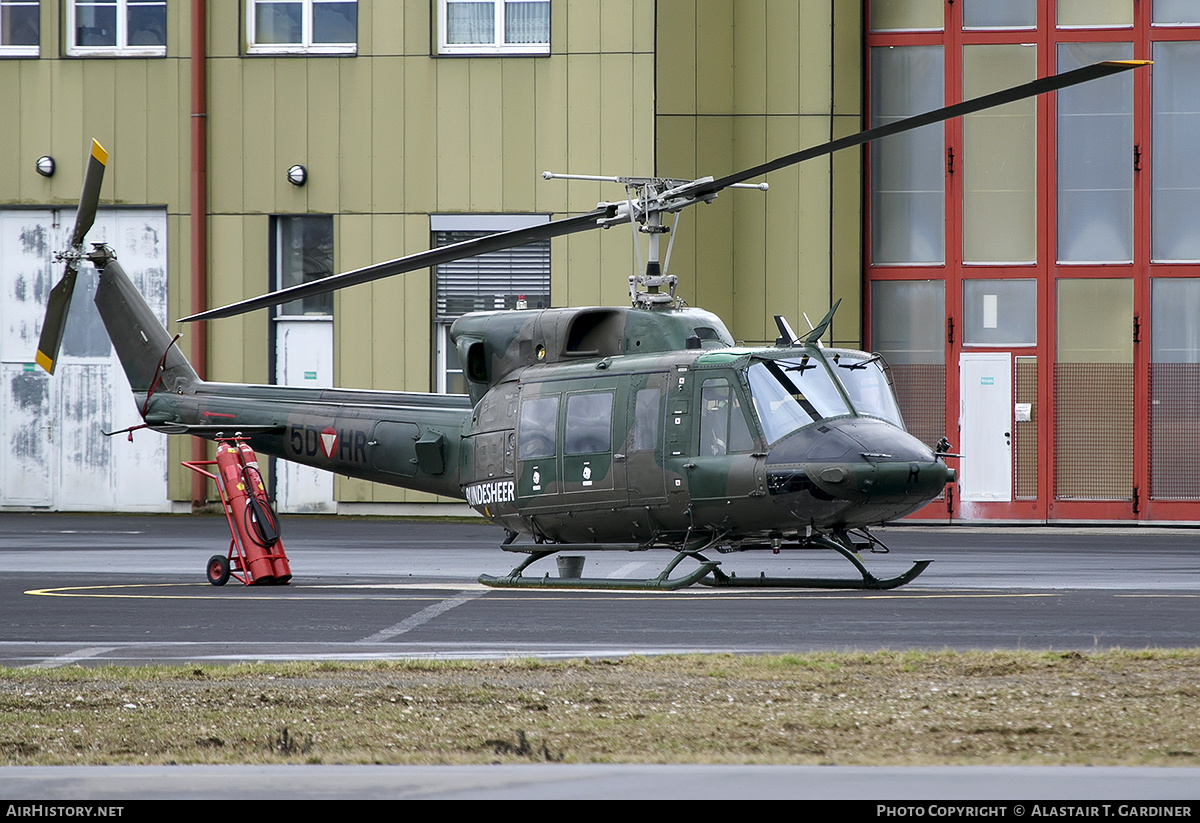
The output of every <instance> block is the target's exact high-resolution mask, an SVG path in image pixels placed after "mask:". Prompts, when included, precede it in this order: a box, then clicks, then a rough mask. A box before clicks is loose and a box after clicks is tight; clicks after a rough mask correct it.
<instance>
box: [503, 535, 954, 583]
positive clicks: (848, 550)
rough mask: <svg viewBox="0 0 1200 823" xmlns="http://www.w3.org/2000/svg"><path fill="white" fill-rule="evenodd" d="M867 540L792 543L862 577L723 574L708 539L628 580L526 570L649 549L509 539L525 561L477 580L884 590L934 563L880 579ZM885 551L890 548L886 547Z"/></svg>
mask: <svg viewBox="0 0 1200 823" xmlns="http://www.w3.org/2000/svg"><path fill="white" fill-rule="evenodd" d="M866 538H867V541H868V542H867V543H855V542H854V541H853V540H852V539H851V538H850V537H849V535H847V534H846V533H845V532H839V533H836V534H835V535H834V536H833V537H827V536H825V535H821V534H814V535H812V536H811V537H809V538H807V539H806V541H805V542H804V543H802V544H794V545H793V546H792V547H794V548H806V549H829V550H831V551H835V552H837V553H838V554H840V555H841V556H842V557H844V558H846V559H847V560H848V561H850V563H851V564H852V565H853V566H854V568H855V569H856V570H857V571H858V573H859V575H860V579H857V580H856V579H853V578H849V579H830V578H821V577H767V576H766V573H765V572H764V573H762V574H760V575H759V576H758V577H738V576H736V575H732V574H725V573H724V572H722V571H721V569H720V568H719V567H720V565H721V564H720V561H717V560H709V559H708V558H707V557H705V556H704V555H703V554H701V551H703V550H707V549H709V548H712V546H713V545H714V544H713V543H708V544H706V545H704V546H700V547H698V548H695V549H680V550H677V551H676V552H675V556H674V557H672V558H671V560H670V562H669V563H667V565H666V567H665V568H664V569H663V570H662V571H661V572H660V573H659V574H658V576H657V577H651V578H646V579H644V580H630V579H622V578H611V577H551V576H550V575H549V574H546V575H544V576H542V577H523V576H522V574H521V573H522V572H523V571H525V569H527V568H529V566H531V565H533V564H534V563H536V562H537V561H539V560H542V559H544V558H546V557H550V556H551V555H553V554H557V553H559V552H562V551H572V552H581V551H598V550H601V551H602V550H607V551H614V550H620V551H639V550H641V551H644V550H645V548H644V547H641V546H637V545H633V544H629V545H626V544H598V543H580V544H568V543H544V544H541V545H542V546H554V548H538V549H535V550H529V549H514V548H512V547H511V546H510V545H508V544H506V545H505V546H504V548H505V549H506V550H507V551H527V552H528V553H529V557H527V558H526V559H525V560H524V561H523V562H522V563H520V564H519V565H518V566H517V567H516V568H514V569H513V570H512V571H511V572H509V573H508V574H506V575H504V576H502V577H494V576H492V575H489V574H481V575H480V576H479V582H480V583H482V584H483V585H485V586H490V587H492V588H495V589H601V590H614V589H616V590H624V591H674V590H676V589H683V588H686V587H688V586H694V585H696V584H699V585H701V586H711V587H713V588H731V587H746V588H751V587H754V588H789V589H864V590H871V591H881V590H885V589H894V588H897V587H899V586H903V585H904V584H906V583H911V582H912V581H913V580H915V579H916V578H917V577H918V576H919V575H920V574H921V572H923V571H925V569H926V568H928V566H929V564H930V563H931V562H932V561H930V560H918V561H916V562H915V563H913V565H912V567H911V568H910V569H909V570H908V571H906V572H905V573H904V574H901V575H898V576H896V577H888V578H882V579H881V578H878V577H876V576H875V575H873V574H871V573H870V572H869V571H867V567H866V566H864V565H863V563H862V561H861V560H860V559H859V558H858V555H857V551H858V550H859V549H861V548H870V549H872V550H875V547H876V546H877V545H880V546H882V544H881V543H879V542H878V541H877V540H876V539H875V538H874V537H872V536H871V535H870V534H867V535H866ZM883 551H886V548H884V549H883ZM689 558H690V559H692V560H695V561H696V562H697V563H698V564H699V565H698V566H697V567H696V568H695V569H694V570H693V571H691V572H690V573H689V574H686V575H683V576H681V577H676V578H673V579H672V578H671V573H672V572H673V571H675V569H676V567H677V566H679V564H680V563H682V562H683V561H684V560H686V559H689Z"/></svg>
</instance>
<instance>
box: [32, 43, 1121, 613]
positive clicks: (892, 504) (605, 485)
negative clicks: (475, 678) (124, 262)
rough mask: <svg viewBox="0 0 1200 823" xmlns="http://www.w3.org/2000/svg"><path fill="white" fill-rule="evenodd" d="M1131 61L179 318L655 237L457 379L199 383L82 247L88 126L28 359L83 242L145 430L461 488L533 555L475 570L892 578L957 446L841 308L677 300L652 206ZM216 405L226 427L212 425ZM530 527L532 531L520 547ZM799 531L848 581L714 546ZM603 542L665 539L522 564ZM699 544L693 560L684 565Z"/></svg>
mask: <svg viewBox="0 0 1200 823" xmlns="http://www.w3.org/2000/svg"><path fill="white" fill-rule="evenodd" d="M1140 65H1145V62H1144V61H1124V62H1106V63H1097V64H1095V65H1092V66H1087V67H1084V68H1081V69H1078V70H1075V71H1071V72H1067V73H1064V74H1060V75H1054V76H1051V77H1045V78H1042V79H1039V80H1035V81H1033V82H1031V83H1027V84H1024V85H1021V86H1017V87H1014V88H1011V89H1007V90H1004V91H1000V92H997V93H994V94H990V95H986V96H983V97H980V98H976V99H974V100H969V101H966V102H963V103H959V104H956V105H952V106H948V107H945V108H942V109H938V110H936V111H932V112H928V113H926V114H922V115H917V116H915V117H911V118H907V119H905V120H900V121H897V122H894V123H890V124H887V125H884V126H880V127H877V128H874V129H869V130H867V131H864V132H860V133H859V134H856V135H852V136H849V137H845V138H841V139H839V140H834V141H832V142H829V143H826V144H823V145H819V146H815V147H812V148H809V149H805V150H803V151H800V152H796V153H794V154H790V155H786V156H784V157H780V158H777V159H775V160H773V161H770V162H768V163H764V164H762V165H759V166H755V167H754V168H750V169H746V170H744V171H741V172H737V173H735V174H731V175H728V176H726V177H722V178H719V179H715V180H714V179H713V178H711V177H708V178H702V179H699V180H675V179H664V178H589V179H602V180H609V181H611V182H615V183H619V184H622V185H624V186H625V188H626V198H625V199H624V200H622V201H615V202H611V203H600V204H598V205H597V207H596V208H595V209H594V210H592V211H590V212H588V213H586V214H581V215H577V216H572V217H567V218H564V219H560V220H555V221H552V222H550V223H546V224H543V225H540V226H535V227H532V228H526V229H518V230H515V231H509V232H502V233H499V234H494V235H490V236H487V237H482V238H478V239H473V240H468V241H465V242H462V243H458V244H455V245H451V246H445V247H441V248H436V249H431V250H429V251H423V252H419V253H416V254H412V255H408V256H406V257H402V258H399V259H397V260H393V261H390V262H386V263H380V264H377V265H373V266H369V267H366V268H363V269H358V270H356V271H351V272H347V273H345V274H341V275H336V276H333V277H328V278H325V279H323V280H319V281H314V282H310V283H305V284H302V285H299V286H294V287H291V288H288V289H283V290H281V291H278V292H274V293H272V294H267V295H263V296H261V297H258V298H253V299H250V300H245V301H242V302H240V303H236V304H232V305H230V306H226V307H223V308H219V309H213V310H211V311H207V312H203V313H201V314H197V315H193V316H192V317H188V318H184V320H185V321H192V320H212V319H216V318H220V317H228V316H232V315H235V314H241V313H243V312H247V311H251V310H254V309H258V308H263V307H267V306H272V305H276V304H280V303H285V302H287V301H290V300H296V299H299V298H305V297H311V296H313V295H317V294H323V293H326V292H331V291H334V290H336V289H340V288H344V287H346V286H350V285H355V284H358V283H365V282H369V281H372V280H376V279H379V278H383V277H388V276H390V275H393V274H400V273H402V272H407V271H413V270H416V269H422V268H428V267H431V266H436V265H438V264H440V263H444V262H449V261H452V260H457V259H461V258H464V257H471V256H474V255H477V254H482V253H485V252H490V251H496V250H500V249H505V248H510V247H513V246H518V245H523V244H526V243H530V242H533V241H536V240H542V239H546V238H550V237H557V236H561V235H566V234H570V233H573V232H579V231H584V230H588V229H594V228H608V227H611V226H614V225H620V224H626V223H629V224H632V225H634V226H635V228H637V229H638V230H640V231H642V232H644V233H646V234H648V235H649V255H648V263H647V265H646V269H645V272H644V274H642V275H640V276H636V277H631V278H630V297H631V303H632V305H631V306H629V307H621V308H617V307H588V308H550V309H539V310H520V309H518V310H513V311H497V312H480V313H473V314H468V315H466V316H464V317H462V318H461V319H459V320H458V321H457V322H456V323H455V324H454V326H453V328H452V330H451V338H452V340H453V343H454V345H455V347H456V348H457V353H458V356H459V360H460V362H461V363H462V364H463V367H464V374H465V377H466V380H467V385H468V391H469V394H468V395H465V396H464V395H438V394H420V393H408V392H384V391H365V390H344V389H303V388H287V387H282V386H254V385H241V384H227V383H213V382H208V381H205V380H201V379H200V378H199V377H198V376H197V374H196V372H195V371H194V370H193V369H192V367H191V365H190V364H189V363H188V362H187V360H186V358H185V357H184V356H183V354H182V353H180V351H179V350H178V348H176V347H175V346H174V342H175V341H174V340H173V339H172V338H171V336H170V335H169V334H168V333H167V331H166V329H164V328H163V327H162V325H161V324H160V323H159V322H158V321H157V320H156V319H155V318H154V316H153V314H152V313H151V311H150V309H149V308H148V307H147V305H146V303H145V301H144V300H143V299H142V297H141V295H140V294H139V293H138V292H137V290H136V289H135V288H134V287H133V285H132V284H131V283H130V281H129V279H128V277H127V276H126V275H125V273H124V271H123V270H122V269H121V266H120V264H119V263H118V262H117V260H116V258H115V255H114V254H113V252H112V250H111V249H109V248H108V247H106V246H104V245H103V244H95V245H94V247H93V249H92V250H91V251H86V252H85V251H84V250H83V245H84V240H85V237H86V235H87V232H88V230H89V229H90V228H91V225H92V221H93V219H94V217H95V213H96V208H97V203H98V200H99V194H100V183H101V179H102V177H103V174H104V167H105V163H106V160H107V155H106V153H105V152H104V150H103V149H102V148H101V147H100V146H99V144H98V143H95V142H93V148H92V153H91V157H90V159H89V161H88V167H87V171H86V174H85V178H84V184H83V191H82V194H81V196H80V203H79V211H78V214H77V217H76V225H75V230H74V233H73V236H72V240H71V246H70V248H69V249H68V250H67V251H66V252H64V253H62V254H60V255H59V259H62V260H65V261H66V273H65V275H64V277H63V278H62V280H61V281H60V282H59V283H58V285H57V286H55V288H54V289H53V291H52V292H51V295H50V299H49V302H48V306H47V311H46V320H45V323H44V325H43V328H42V332H41V338H40V341H39V344H38V354H37V360H38V363H39V364H41V365H42V367H43V368H45V369H46V370H47V371H49V372H53V368H54V363H55V359H56V357H57V354H58V350H59V344H60V343H61V340H62V336H63V331H64V329H65V324H66V315H67V309H68V307H69V305H70V300H71V292H72V290H73V288H74V281H75V277H76V270H77V267H78V265H79V262H80V261H81V260H87V261H88V262H90V263H91V264H93V265H94V266H95V267H96V268H97V269H98V270H99V272H100V278H99V285H98V288H97V291H96V297H95V302H96V306H97V308H98V309H99V312H100V315H101V318H102V319H103V321H104V324H105V326H106V328H107V330H108V334H109V336H110V337H111V338H112V342H113V345H114V347H115V349H116V350H117V353H118V356H119V358H120V360H121V364H122V366H123V368H124V370H125V373H126V375H127V376H128V378H129V383H130V386H131V388H132V390H133V394H134V399H135V401H136V402H137V406H138V409H139V412H140V414H141V417H142V419H143V421H144V426H145V427H148V428H150V429H153V430H155V431H159V432H163V433H165V434H187V435H192V436H196V437H201V438H206V439H215V438H216V437H218V436H221V435H240V436H242V437H244V438H245V439H246V440H248V441H249V443H250V445H251V446H252V448H253V449H255V450H256V451H257V452H260V453H262V454H267V455H272V456H274V457H278V458H282V459H285V460H291V461H295V462H298V463H303V464H306V465H309V466H314V467H317V468H320V469H325V470H328V471H333V472H338V473H340V474H344V475H347V476H349V477H356V478H362V479H366V480H372V481H376V482H380V483H387V484H391V485H396V486H403V487H406V488H412V489H418V490H421V491H427V492H434V493H437V494H442V495H447V496H451V497H459V498H464V499H465V500H466V501H467V503H468V504H469V505H470V506H471V507H472V508H474V509H475V510H476V511H478V512H479V513H480V514H482V515H483V516H484V517H486V518H487V519H489V520H490V521H492V522H493V523H496V524H497V525H500V526H502V527H503V528H504V529H505V532H506V538H505V540H504V542H503V548H505V549H506V550H508V551H513V552H521V553H525V554H527V555H528V557H527V559H526V560H525V561H524V562H522V563H521V564H519V565H518V566H517V567H516V568H514V569H513V570H512V571H511V572H510V573H509V574H508V575H506V576H503V577H491V576H487V575H484V576H481V577H480V578H479V579H480V582H482V583H484V584H487V585H490V586H506V587H514V586H561V587H573V588H624V589H677V588H680V587H684V586H689V585H692V584H694V583H702V584H705V585H711V586H733V585H745V586H799V587H826V588H862V589H887V588H894V587H896V586H900V585H903V584H905V583H907V582H909V581H911V580H912V579H914V578H915V577H916V576H917V575H919V574H920V573H921V572H922V571H924V570H925V568H926V566H927V565H928V562H929V561H919V562H917V563H915V564H914V565H913V566H912V567H911V568H910V569H909V570H908V571H907V572H905V573H904V574H902V575H900V576H898V577H892V578H888V579H880V578H877V577H875V576H874V575H872V574H871V573H870V572H869V571H868V570H867V569H866V567H865V566H864V565H863V563H862V561H861V560H860V559H859V558H858V552H859V551H860V550H862V549H870V550H878V551H886V547H884V546H883V545H882V544H881V543H880V542H879V541H878V539H877V538H876V537H874V536H873V535H872V534H871V532H870V527H872V526H875V525H879V524H881V523H883V522H885V521H890V520H894V519H896V518H899V517H902V516H903V515H905V514H908V513H910V512H912V511H915V510H916V509H918V508H920V507H921V506H922V505H924V504H925V503H927V502H929V501H930V500H932V499H933V498H935V497H937V495H938V494H940V493H941V492H942V490H943V488H944V487H945V486H946V484H947V483H950V482H952V481H953V480H954V479H955V472H954V470H953V469H951V468H948V467H947V466H946V463H945V458H946V457H949V456H951V455H947V454H946V453H945V452H946V450H947V448H948V445H947V444H945V440H944V439H943V443H942V444H941V445H939V447H938V450H937V451H934V450H932V449H930V448H929V447H927V446H926V445H925V444H923V443H921V442H920V441H918V440H917V439H916V438H914V437H912V436H911V435H909V434H908V433H907V432H906V431H905V429H904V424H903V421H902V419H901V416H900V412H899V410H898V408H897V405H896V401H895V398H894V396H893V394H892V391H891V387H890V385H889V382H888V378H887V375H886V372H885V371H884V369H883V368H882V363H881V358H880V357H879V356H878V355H871V354H868V353H866V352H861V351H850V350H844V349H832V348H825V347H823V346H822V345H821V337H822V335H823V334H824V333H825V331H826V329H827V328H828V326H829V323H830V321H831V320H832V318H833V313H834V310H836V308H837V306H836V304H835V305H834V307H833V309H831V310H830V311H829V313H828V314H827V315H826V316H825V317H824V318H823V319H822V320H821V322H819V323H818V324H817V325H816V326H815V327H814V328H812V330H811V331H809V332H808V333H807V334H804V335H803V336H800V335H797V334H795V333H794V332H793V331H792V330H791V328H790V327H789V326H788V324H787V322H786V321H785V320H783V319H782V318H780V317H776V323H777V325H778V327H779V330H780V336H779V338H778V340H777V341H776V345H775V346H773V347H768V348H742V347H738V346H736V345H735V343H734V340H733V338H732V336H731V335H730V333H729V331H728V330H727V329H726V327H725V325H724V324H723V323H722V322H721V320H720V319H719V318H718V317H717V316H716V315H714V314H711V313H709V312H706V311H703V310H700V309H694V308H684V307H681V304H680V301H678V300H676V299H675V295H674V291H675V278H674V277H673V276H671V275H668V274H666V273H665V272H664V271H663V268H662V266H661V265H660V262H659V238H660V236H661V234H663V233H665V232H666V231H667V230H668V228H667V227H666V226H664V225H663V222H662V218H663V215H665V214H673V213H677V212H679V211H680V210H681V209H684V208H686V207H688V206H691V205H695V204H696V203H701V202H705V203H707V202H711V201H712V199H713V198H715V197H716V196H717V194H718V193H719V192H721V191H723V190H724V189H727V188H731V187H751V188H762V189H765V188H766V187H765V185H750V184H747V183H746V181H747V180H750V179H751V178H756V177H759V176H761V175H763V174H766V173H768V172H771V171H774V170H776V169H780V168H783V167H786V166H790V165H793V164H796V163H799V162H802V161H804V160H807V159H810V158H813V157H819V156H823V155H827V154H830V153H832V152H834V151H837V150H839V149H843V148H848V147H852V146H858V145H862V144H864V143H867V142H869V141H871V140H875V139H878V138H880V137H884V136H887V135H889V134H896V133H899V132H903V131H907V130H910V129H914V128H918V127H920V126H924V125H928V124H930V123H936V122H940V121H943V120H946V119H949V118H951V117H957V116H961V115H964V114H969V113H971V112H975V111H979V110H981V109H985V108H989V107H992V106H997V105H1001V104H1004V103H1008V102H1011V101H1014V100H1019V99H1022V98H1026V97H1031V96H1034V95H1037V94H1042V93H1044V92H1048V91H1053V90H1056V89H1060V88H1064V87H1066V86H1070V85H1074V84H1076V83H1081V82H1085V81H1088V80H1092V79H1096V78H1099V77H1104V76H1106V75H1109V74H1113V73H1115V72H1119V71H1125V70H1128V69H1132V68H1135V67H1137V66H1140ZM544 176H546V177H553V176H555V175H551V174H549V173H547V174H546V175H544ZM563 176H567V175H563ZM635 240H636V234H635ZM669 259H670V249H669V248H668V251H667V260H668V261H669ZM176 339H177V338H176ZM214 417H219V418H220V419H221V421H222V422H220V424H213V423H212V422H211V420H212V419H213V418H214ZM522 535H525V536H528V537H529V538H531V541H532V542H523V543H519V542H517V538H518V537H520V536H522ZM805 548H807V549H813V548H818V549H829V550H833V551H836V552H838V553H839V554H841V555H842V556H843V557H845V558H846V559H847V560H849V561H850V562H851V563H852V564H853V565H854V566H855V568H856V569H857V571H858V574H859V577H858V578H851V579H810V578H779V577H775V578H772V577H767V576H766V575H765V574H764V575H762V576H759V577H752V578H737V577H735V576H732V575H727V574H725V573H724V572H722V571H721V569H720V563H719V562H717V561H714V560H710V559H709V558H708V557H707V556H706V554H705V553H706V552H709V553H711V552H714V551H715V552H719V553H724V552H737V551H747V550H756V549H757V550H770V551H773V552H778V551H780V550H781V549H805ZM602 549H607V550H614V549H616V550H628V551H640V550H647V549H668V550H670V551H671V552H673V556H672V558H671V559H670V561H669V562H668V563H667V565H666V567H665V568H664V569H663V571H662V572H661V573H660V574H659V575H658V576H657V577H655V578H651V579H646V580H624V579H608V578H574V579H572V578H563V577H560V578H551V577H549V576H548V575H547V576H539V577H524V576H522V572H523V571H524V570H525V569H526V568H527V567H528V566H529V565H530V564H531V563H533V562H535V561H537V560H540V559H542V558H544V557H548V556H550V555H553V554H555V553H558V552H563V551H571V552H580V551H596V550H602ZM688 559H690V560H691V561H693V562H694V564H695V566H694V568H692V569H691V570H690V571H688V572H687V573H681V574H680V575H679V576H677V577H671V574H672V573H673V572H674V571H675V569H676V568H677V567H678V566H679V564H680V563H682V562H683V561H685V560H688Z"/></svg>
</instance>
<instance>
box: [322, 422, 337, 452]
mask: <svg viewBox="0 0 1200 823" xmlns="http://www.w3.org/2000/svg"><path fill="white" fill-rule="evenodd" d="M337 441H338V434H337V432H336V431H334V428H333V426H326V427H325V428H323V429H321V453H322V454H323V455H325V457H327V458H329V459H332V458H333V456H334V455H335V454H337Z"/></svg>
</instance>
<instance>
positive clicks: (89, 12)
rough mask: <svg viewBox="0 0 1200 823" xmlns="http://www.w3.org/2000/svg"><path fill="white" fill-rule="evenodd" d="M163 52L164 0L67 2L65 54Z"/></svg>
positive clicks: (160, 54)
mask: <svg viewBox="0 0 1200 823" xmlns="http://www.w3.org/2000/svg"><path fill="white" fill-rule="evenodd" d="M8 5H13V6H16V5H18V4H16V3H13V4H8ZM166 53H167V4H166V1H165V0H74V2H71V3H68V4H67V54H69V55H72V56H74V57H91V56H113V55H119V56H129V57H163V56H165V55H166Z"/></svg>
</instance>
